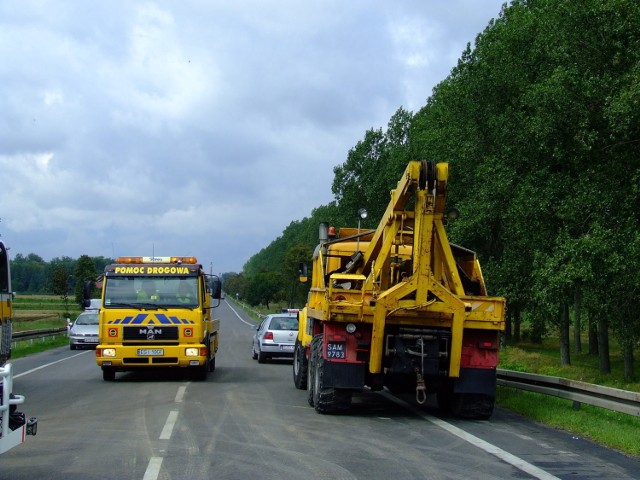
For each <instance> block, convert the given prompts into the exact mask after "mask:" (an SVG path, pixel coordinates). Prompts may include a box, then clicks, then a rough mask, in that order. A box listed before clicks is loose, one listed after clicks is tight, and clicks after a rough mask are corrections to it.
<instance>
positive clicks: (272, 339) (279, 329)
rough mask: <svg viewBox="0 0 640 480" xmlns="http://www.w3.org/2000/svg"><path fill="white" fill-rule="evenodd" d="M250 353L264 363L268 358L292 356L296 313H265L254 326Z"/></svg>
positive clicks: (296, 319)
mask: <svg viewBox="0 0 640 480" xmlns="http://www.w3.org/2000/svg"><path fill="white" fill-rule="evenodd" d="M256 330H257V332H256V334H255V335H254V336H253V343H252V346H251V355H252V357H253V359H254V360H258V362H259V363H264V362H265V361H266V360H267V359H268V358H273V357H285V358H293V349H294V346H295V343H296V338H297V337H298V314H297V312H295V311H292V312H290V313H274V314H272V315H267V316H266V317H265V319H264V320H263V321H262V322H261V323H260V325H258V327H257V328H256Z"/></svg>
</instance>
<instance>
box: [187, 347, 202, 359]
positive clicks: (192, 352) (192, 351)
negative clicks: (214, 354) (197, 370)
mask: <svg viewBox="0 0 640 480" xmlns="http://www.w3.org/2000/svg"><path fill="white" fill-rule="evenodd" d="M184 353H185V355H186V356H187V357H197V356H198V355H200V349H199V348H193V347H190V348H187V349H185V352H184Z"/></svg>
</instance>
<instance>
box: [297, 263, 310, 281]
mask: <svg viewBox="0 0 640 480" xmlns="http://www.w3.org/2000/svg"><path fill="white" fill-rule="evenodd" d="M298 272H299V275H300V281H301V282H302V283H306V282H307V276H308V273H309V271H308V269H307V264H306V263H304V262H300V265H299V266H298Z"/></svg>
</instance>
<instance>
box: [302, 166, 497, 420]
mask: <svg viewBox="0 0 640 480" xmlns="http://www.w3.org/2000/svg"><path fill="white" fill-rule="evenodd" d="M448 176H449V171H448V164H447V163H438V164H435V163H433V162H428V161H412V162H410V163H409V164H408V166H407V168H406V170H405V172H404V174H403V176H402V178H401V179H400V181H399V182H398V184H397V187H396V188H395V189H394V190H392V191H391V200H390V202H389V204H388V206H387V209H386V211H385V213H384V215H383V217H382V219H381V220H380V223H379V225H378V228H377V229H376V230H366V231H362V230H360V228H359V225H358V228H357V229H356V228H341V229H340V230H339V232H337V233H336V232H335V229H334V228H333V227H331V228H329V227H328V225H327V224H322V225H321V227H320V244H319V245H318V247H317V248H316V250H315V252H314V255H313V269H312V273H311V275H312V277H311V288H310V292H309V298H308V302H307V305H306V306H305V308H304V309H302V310H301V311H300V313H299V331H298V338H297V341H296V346H295V350H294V361H293V380H294V384H295V386H296V387H297V388H299V389H307V391H308V401H309V404H310V405H311V406H312V407H314V408H315V410H316V411H318V412H320V413H331V412H336V411H340V410H345V409H348V408H349V407H350V406H351V401H352V394H353V393H354V392H358V391H362V389H363V388H364V387H365V386H367V387H369V388H370V389H371V390H373V391H376V390H381V389H383V387H385V386H386V387H387V388H388V389H389V390H391V391H392V392H397V393H411V392H414V391H415V394H416V399H417V401H418V403H424V402H425V401H426V396H427V394H436V397H437V401H438V405H439V407H440V408H441V409H443V410H446V411H448V412H449V413H452V414H454V415H456V416H461V417H467V418H484V419H486V418H489V417H490V416H491V414H492V412H493V407H494V404H495V389H496V366H497V364H498V347H499V334H500V332H501V331H503V330H504V316H505V311H506V301H505V299H504V298H498V297H489V296H487V290H486V286H485V282H484V278H483V275H482V271H481V269H480V264H479V262H478V259H477V257H476V254H475V253H474V252H473V251H471V250H468V249H466V248H463V247H460V246H457V245H454V244H451V243H449V241H448V239H447V236H446V233H445V225H446V223H447V220H448V219H449V218H450V217H451V218H452V217H453V215H452V214H451V212H447V211H446V210H445V208H446V199H447V182H448ZM306 276H307V268H306V265H301V277H302V278H301V280H303V281H304V278H306Z"/></svg>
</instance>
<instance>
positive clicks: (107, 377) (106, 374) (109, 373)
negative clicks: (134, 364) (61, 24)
mask: <svg viewBox="0 0 640 480" xmlns="http://www.w3.org/2000/svg"><path fill="white" fill-rule="evenodd" d="M115 379H116V371H115V370H114V369H113V368H110V367H102V380H104V381H105V382H113V381H114V380H115Z"/></svg>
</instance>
